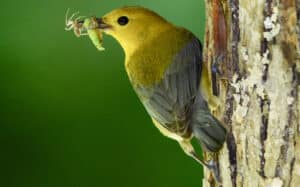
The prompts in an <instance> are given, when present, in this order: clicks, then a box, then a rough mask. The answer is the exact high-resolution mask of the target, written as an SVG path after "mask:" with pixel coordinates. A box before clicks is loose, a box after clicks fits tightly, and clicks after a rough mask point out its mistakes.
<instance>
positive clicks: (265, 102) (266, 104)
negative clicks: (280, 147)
mask: <svg viewBox="0 0 300 187" xmlns="http://www.w3.org/2000/svg"><path fill="white" fill-rule="evenodd" d="M260 108H261V113H262V116H261V123H262V125H261V127H260V143H261V155H260V172H259V173H260V176H261V177H263V178H266V175H265V170H264V168H265V162H266V159H265V152H266V150H265V141H266V140H267V137H268V123H269V111H270V100H269V99H268V98H266V99H262V98H260Z"/></svg>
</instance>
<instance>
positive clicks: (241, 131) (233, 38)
mask: <svg viewBox="0 0 300 187" xmlns="http://www.w3.org/2000/svg"><path fill="white" fill-rule="evenodd" d="M206 11H207V25H206V41H205V45H204V47H205V51H204V60H205V61H206V63H208V67H210V68H212V66H213V65H212V64H216V63H217V64H218V67H219V68H220V72H221V73H219V74H216V73H214V72H211V73H210V76H211V80H212V82H213V86H212V93H214V94H215V95H216V96H217V97H218V102H217V103H218V105H217V106H213V107H211V108H212V110H213V113H214V114H215V115H216V116H217V117H218V118H219V119H220V120H221V121H223V123H224V124H225V125H227V126H228V128H229V129H230V133H229V134H228V137H227V141H226V144H225V145H224V147H223V149H222V150H221V151H220V153H219V158H218V159H219V170H220V173H221V177H222V186H224V187H239V186H243V187H255V186H270V187H281V186H282V187H298V186H300V99H299V96H300V86H299V85H300V84H299V82H300V81H299V78H300V19H299V18H300V0H223V1H220V0H206ZM223 18H224V20H225V24H224V25H222V19H223ZM220 25H221V26H220ZM203 186H217V184H216V183H215V182H214V181H213V179H212V177H211V174H210V173H209V171H208V170H205V178H204V179H203Z"/></svg>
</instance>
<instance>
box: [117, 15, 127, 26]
mask: <svg viewBox="0 0 300 187" xmlns="http://www.w3.org/2000/svg"><path fill="white" fill-rule="evenodd" d="M128 21H129V20H128V17H126V16H121V17H119V18H118V23H119V24H120V25H126V24H127V23H128Z"/></svg>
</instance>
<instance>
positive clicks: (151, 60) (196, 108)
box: [97, 7, 227, 178]
mask: <svg viewBox="0 0 300 187" xmlns="http://www.w3.org/2000/svg"><path fill="white" fill-rule="evenodd" d="M97 22H98V27H99V29H101V30H102V31H103V32H104V33H106V34H108V35H111V36H112V37H114V38H115V39H116V40H117V41H118V42H119V43H120V45H121V46H122V48H123V49H124V51H125V68H126V71H127V74H128V76H129V79H130V82H131V84H132V86H133V88H134V90H135V91H136V93H137V95H138V97H139V99H140V100H141V102H142V103H143V105H144V107H145V108H146V110H147V112H148V114H149V115H150V117H151V119H152V121H153V123H154V125H155V126H156V127H157V128H158V129H159V130H160V132H161V133H162V134H164V135H165V136H167V137H169V138H172V139H174V140H176V141H177V142H178V143H179V145H180V146H181V148H182V149H183V150H184V152H185V153H186V154H188V155H189V156H191V157H193V158H194V159H195V160H197V161H198V162H199V163H201V164H203V165H204V166H206V167H207V168H209V169H210V170H211V171H212V172H213V173H214V175H215V177H217V178H218V173H217V171H216V170H217V169H216V167H217V166H216V164H215V163H214V162H206V161H203V160H201V159H200V158H199V157H198V155H197V154H196V153H195V151H194V148H193V146H192V144H191V139H192V138H193V137H195V138H196V139H197V140H198V141H199V143H200V144H201V145H202V148H203V149H204V150H205V151H207V152H213V153H214V152H218V151H219V150H220V149H221V147H222V145H223V143H224V141H225V138H226V134H227V130H226V128H224V126H223V125H222V124H221V123H220V122H219V121H218V120H217V119H216V118H215V117H214V116H213V115H212V114H211V113H210V110H209V108H208V104H207V97H209V94H210V92H209V88H208V87H207V81H208V78H207V72H206V71H207V69H206V67H205V66H204V63H203V62H202V47H201V43H200V41H199V40H198V39H197V38H196V37H195V36H194V35H193V34H192V33H191V32H190V31H188V30H186V29H184V28H182V27H178V26H175V25H173V24H172V23H170V22H168V21H167V20H165V19H164V18H162V17H161V16H159V15H158V14H156V13H155V12H153V11H151V10H149V9H146V8H143V7H124V8H120V9H116V10H113V11H112V12H110V13H108V14H106V15H104V16H103V17H102V18H98V19H97Z"/></svg>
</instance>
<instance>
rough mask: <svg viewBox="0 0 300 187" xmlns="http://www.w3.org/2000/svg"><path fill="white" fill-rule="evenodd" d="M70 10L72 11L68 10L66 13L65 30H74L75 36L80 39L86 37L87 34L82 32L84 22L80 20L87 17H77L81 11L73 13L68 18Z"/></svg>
mask: <svg viewBox="0 0 300 187" xmlns="http://www.w3.org/2000/svg"><path fill="white" fill-rule="evenodd" d="M69 10H70V9H67V12H66V18H65V24H66V27H65V30H66V31H70V30H72V29H73V30H74V34H75V35H76V36H77V37H79V36H81V35H86V33H85V32H83V30H82V28H83V23H84V21H83V20H80V19H83V18H85V16H78V17H76V16H77V15H78V14H79V11H77V12H75V13H73V14H72V15H71V16H70V17H68V15H69Z"/></svg>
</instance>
